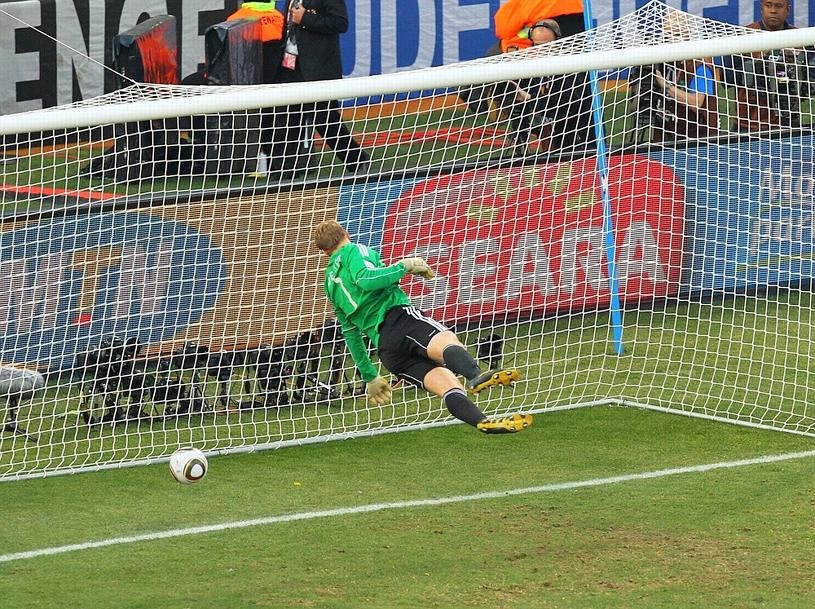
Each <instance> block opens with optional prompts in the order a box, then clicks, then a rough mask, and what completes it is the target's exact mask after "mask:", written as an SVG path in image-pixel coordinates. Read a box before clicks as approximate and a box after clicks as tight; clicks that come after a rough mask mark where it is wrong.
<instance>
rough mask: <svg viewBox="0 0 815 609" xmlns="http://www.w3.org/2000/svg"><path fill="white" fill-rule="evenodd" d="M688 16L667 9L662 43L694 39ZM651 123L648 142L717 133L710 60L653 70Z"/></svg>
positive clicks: (688, 62)
mask: <svg viewBox="0 0 815 609" xmlns="http://www.w3.org/2000/svg"><path fill="white" fill-rule="evenodd" d="M695 25H696V24H695V22H693V21H692V20H691V19H690V15H688V14H687V13H683V12H682V11H678V10H676V9H671V8H669V9H668V11H667V13H666V14H665V18H664V21H663V39H664V40H665V42H668V43H670V42H679V41H683V40H690V39H692V38H693V37H694V28H695ZM652 69H653V84H652V85H651V86H652V87H654V88H655V92H656V93H657V95H653V96H652V103H653V104H654V120H653V124H652V125H651V140H652V141H656V142H659V141H663V140H675V139H696V138H705V137H710V136H712V135H715V134H716V133H717V132H718V130H719V99H718V95H717V92H716V73H715V72H714V68H713V62H712V61H711V60H709V59H689V60H685V61H678V62H676V63H667V64H662V65H661V66H654V67H653V68H652Z"/></svg>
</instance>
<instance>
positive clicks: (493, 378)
mask: <svg viewBox="0 0 815 609" xmlns="http://www.w3.org/2000/svg"><path fill="white" fill-rule="evenodd" d="M519 380H521V373H520V372H518V371H517V370H487V371H486V372H482V373H481V374H479V375H478V376H477V377H475V378H474V379H470V380H469V381H467V391H468V392H469V393H472V394H476V393H481V392H482V391H484V390H485V389H489V388H490V387H495V386H496V385H503V386H504V387H506V386H507V385H511V384H512V383H514V382H516V381H519Z"/></svg>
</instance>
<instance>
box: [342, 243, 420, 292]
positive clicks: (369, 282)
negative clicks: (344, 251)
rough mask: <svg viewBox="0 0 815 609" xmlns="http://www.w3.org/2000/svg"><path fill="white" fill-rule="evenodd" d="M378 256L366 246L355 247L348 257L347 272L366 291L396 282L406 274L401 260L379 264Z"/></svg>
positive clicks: (372, 290)
mask: <svg viewBox="0 0 815 609" xmlns="http://www.w3.org/2000/svg"><path fill="white" fill-rule="evenodd" d="M380 264H381V262H380V261H379V256H378V255H377V254H376V252H375V251H374V250H370V249H368V248H366V247H359V246H358V247H357V248H355V255H353V256H349V258H348V272H349V273H350V275H351V277H352V278H353V279H354V283H355V284H356V286H357V287H358V288H359V289H361V290H364V291H366V292H375V291H377V290H381V289H383V288H386V287H388V286H391V285H396V284H398V283H399V282H400V281H401V280H402V277H404V276H405V275H406V274H407V271H406V270H405V265H404V264H402V263H401V262H397V263H396V264H391V265H390V266H380Z"/></svg>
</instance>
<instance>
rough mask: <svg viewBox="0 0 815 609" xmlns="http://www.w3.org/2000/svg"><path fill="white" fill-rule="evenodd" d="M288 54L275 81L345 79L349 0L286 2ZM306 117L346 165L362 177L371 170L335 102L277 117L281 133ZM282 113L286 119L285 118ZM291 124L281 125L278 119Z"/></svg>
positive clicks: (284, 46)
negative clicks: (344, 41) (343, 53)
mask: <svg viewBox="0 0 815 609" xmlns="http://www.w3.org/2000/svg"><path fill="white" fill-rule="evenodd" d="M284 13H285V15H286V23H285V29H284V35H283V49H282V50H283V55H282V60H281V61H280V64H279V67H278V70H277V75H276V77H275V82H279V83H287V82H311V81H316V80H329V79H339V78H342V61H341V57H340V34H342V33H343V32H345V31H346V30H348V10H347V8H346V5H345V0H287V1H286V9H285V11H284ZM300 109H302V113H304V114H307V115H312V116H313V119H314V128H315V129H316V130H317V132H318V133H319V134H320V135H321V136H322V138H323V140H324V141H325V142H326V144H327V145H328V146H329V147H331V149H332V150H333V151H334V154H336V155H337V157H338V158H339V159H340V161H342V163H343V164H344V165H345V168H346V170H348V171H351V172H354V173H360V172H365V171H367V169H368V166H369V164H370V160H369V157H368V154H367V153H366V152H365V151H364V150H363V149H362V148H361V147H360V145H359V144H358V143H357V141H356V140H354V138H353V137H352V136H351V133H350V131H349V130H348V128H347V127H346V126H345V125H344V124H343V122H342V117H341V116H340V112H339V107H338V105H337V102H335V101H324V102H316V103H314V104H305V105H304V106H302V107H295V108H292V109H290V110H291V111H290V112H286V113H278V115H277V117H278V124H276V125H275V127H276V128H284V129H288V128H290V127H291V124H292V121H294V122H300V120H301V117H302V114H301V113H299V112H298V110H300ZM281 114H282V115H283V116H282V117H281ZM280 118H282V119H283V120H284V121H286V123H285V124H283V125H280V124H279V120H280Z"/></svg>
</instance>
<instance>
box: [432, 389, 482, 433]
mask: <svg viewBox="0 0 815 609" xmlns="http://www.w3.org/2000/svg"><path fill="white" fill-rule="evenodd" d="M442 400H444V405H445V406H447V410H449V411H450V414H451V415H453V416H454V417H456V418H457V419H459V420H460V421H464V422H465V423H467V424H468V425H472V426H473V427H477V426H478V424H479V423H480V422H481V421H484V420H485V419H486V418H487V417H486V416H485V415H484V413H483V412H481V411H480V410H479V409H478V407H477V406H476V405H475V404H473V403H472V401H470V398H468V397H467V393H466V392H465V391H464V389H463V388H458V387H455V388H453V389H450V390H449V391H447V392H446V393H445V394H444V395H443V396H442Z"/></svg>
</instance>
